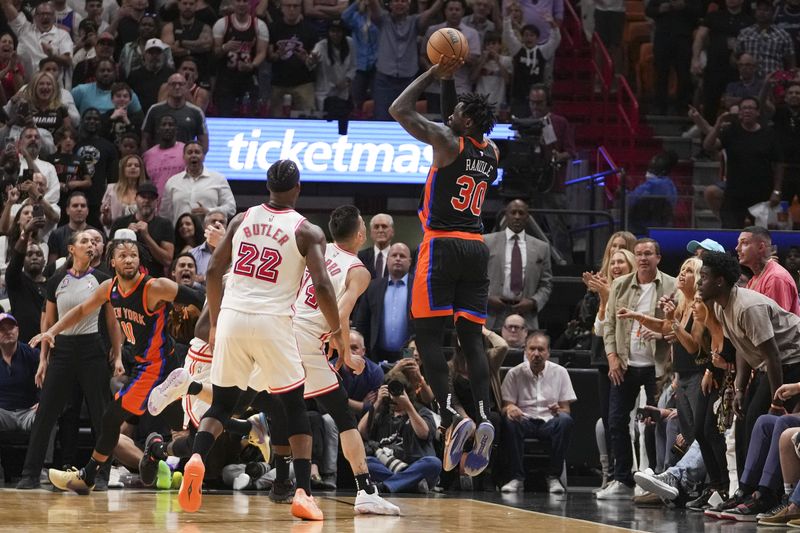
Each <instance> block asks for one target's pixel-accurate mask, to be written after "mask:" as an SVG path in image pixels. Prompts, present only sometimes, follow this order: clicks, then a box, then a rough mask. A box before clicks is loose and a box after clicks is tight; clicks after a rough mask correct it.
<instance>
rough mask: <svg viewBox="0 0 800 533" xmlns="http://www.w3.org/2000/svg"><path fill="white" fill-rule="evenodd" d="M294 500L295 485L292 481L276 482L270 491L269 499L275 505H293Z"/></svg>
mask: <svg viewBox="0 0 800 533" xmlns="http://www.w3.org/2000/svg"><path fill="white" fill-rule="evenodd" d="M293 498H294V483H292V480H291V479H287V480H286V481H275V482H273V483H272V488H271V489H269V499H270V500H272V501H273V502H275V503H292V499H293Z"/></svg>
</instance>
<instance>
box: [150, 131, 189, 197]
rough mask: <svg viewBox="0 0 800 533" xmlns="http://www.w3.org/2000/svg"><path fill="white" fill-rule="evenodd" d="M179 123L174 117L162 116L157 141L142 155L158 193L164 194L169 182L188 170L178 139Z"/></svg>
mask: <svg viewBox="0 0 800 533" xmlns="http://www.w3.org/2000/svg"><path fill="white" fill-rule="evenodd" d="M176 133H177V123H176V122H175V117H174V116H172V115H162V116H161V119H160V120H159V121H158V133H157V137H156V141H157V142H158V144H156V145H153V147H151V148H150V149H149V150H147V151H146V152H145V153H144V154H142V159H143V160H144V168H145V170H147V175H148V176H149V177H150V181H152V182H153V183H154V184H155V186H156V188H157V189H158V193H159V194H162V193H163V192H164V186H165V185H166V184H167V180H168V179H169V178H170V177H172V176H174V175H175V174H177V173H178V172H181V171H182V170H184V169H185V168H186V162H185V161H184V160H183V146H184V145H183V143H182V142H180V141H179V140H178V139H177V137H176Z"/></svg>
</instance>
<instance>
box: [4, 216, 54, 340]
mask: <svg viewBox="0 0 800 533" xmlns="http://www.w3.org/2000/svg"><path fill="white" fill-rule="evenodd" d="M44 225H45V220H44V218H43V217H37V218H32V219H31V220H30V222H28V224H27V225H26V226H25V228H24V229H23V231H22V233H21V234H20V236H19V239H17V242H16V244H15V245H14V247H13V248H12V249H11V252H10V256H11V260H10V261H9V263H8V268H7V269H6V290H7V291H8V298H9V300H10V301H11V313H12V314H13V315H14V316H15V317H17V320H18V323H19V325H20V329H19V340H20V341H22V342H25V343H27V342H28V341H29V340H31V338H32V337H33V336H34V335H37V334H38V333H39V323H40V322H39V321H40V319H41V314H42V309H43V308H44V298H45V283H46V282H47V279H46V278H45V277H44V274H43V272H44V266H45V257H44V253H43V252H42V247H41V246H39V245H38V244H36V242H35V241H36V238H37V235H36V234H37V233H38V232H39V231H41V230H42V229H43V228H44ZM31 241H33V242H31Z"/></svg>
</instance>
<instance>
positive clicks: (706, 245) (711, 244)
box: [686, 239, 725, 254]
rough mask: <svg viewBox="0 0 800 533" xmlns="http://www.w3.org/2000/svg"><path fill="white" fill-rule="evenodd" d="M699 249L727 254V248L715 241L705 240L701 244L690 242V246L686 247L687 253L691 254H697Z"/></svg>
mask: <svg viewBox="0 0 800 533" xmlns="http://www.w3.org/2000/svg"><path fill="white" fill-rule="evenodd" d="M698 248H702V249H703V250H708V251H709V252H723V253H724V252H725V248H723V247H722V245H721V244H720V243H718V242H717V241H715V240H713V239H703V240H702V241H700V242H697V241H689V244H687V245H686V251H687V252H689V253H690V254H693V253H695V252H697V249H698Z"/></svg>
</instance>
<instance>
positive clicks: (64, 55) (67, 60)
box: [0, 0, 72, 87]
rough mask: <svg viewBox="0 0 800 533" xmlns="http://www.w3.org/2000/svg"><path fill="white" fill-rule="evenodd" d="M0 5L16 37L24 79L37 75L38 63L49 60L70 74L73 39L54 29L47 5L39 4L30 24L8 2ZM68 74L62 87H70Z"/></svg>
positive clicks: (50, 5)
mask: <svg viewBox="0 0 800 533" xmlns="http://www.w3.org/2000/svg"><path fill="white" fill-rule="evenodd" d="M0 4H1V5H2V8H3V13H4V14H5V16H6V19H7V20H8V24H9V26H10V27H11V29H12V30H13V31H14V33H16V34H17V38H18V39H19V45H18V46H17V54H18V55H19V58H20V59H21V60H22V65H23V66H24V67H25V77H26V79H27V80H30V79H31V77H32V76H33V75H34V74H35V73H36V72H38V71H39V61H40V60H42V59H44V58H45V57H52V58H54V59H55V60H56V61H58V62H59V63H60V64H61V66H62V68H63V69H64V72H68V73H70V72H72V68H71V67H72V60H71V56H72V38H71V37H70V36H69V33H67V32H66V31H64V30H63V29H61V28H59V27H57V26H56V25H55V21H56V18H55V10H54V9H53V4H51V3H50V2H42V3H41V4H39V5H38V6H36V9H34V11H33V23H30V22H28V19H26V18H25V15H24V14H22V13H21V12H19V11H17V9H16V8H15V7H14V5H13V3H12V2H11V0H2V1H0ZM66 78H70V79H71V76H70V74H66V75H65V77H64V79H62V80H60V81H61V82H62V85H63V86H64V87H69V86H70V83H69V81H70V80H69V79H66Z"/></svg>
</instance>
